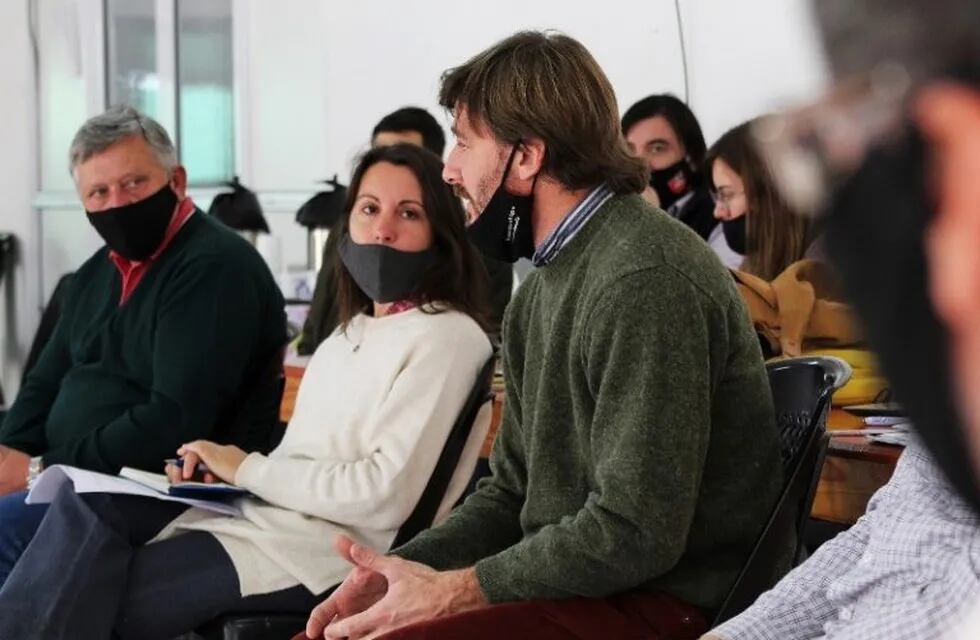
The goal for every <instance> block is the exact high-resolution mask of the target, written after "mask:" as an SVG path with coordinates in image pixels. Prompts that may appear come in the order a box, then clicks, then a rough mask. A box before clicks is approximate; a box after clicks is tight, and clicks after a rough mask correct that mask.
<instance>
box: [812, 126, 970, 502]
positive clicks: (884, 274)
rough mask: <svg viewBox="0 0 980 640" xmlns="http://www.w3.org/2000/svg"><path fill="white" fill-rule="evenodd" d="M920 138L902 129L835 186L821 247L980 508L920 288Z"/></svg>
mask: <svg viewBox="0 0 980 640" xmlns="http://www.w3.org/2000/svg"><path fill="white" fill-rule="evenodd" d="M927 175H928V167H927V162H926V146H925V142H924V141H923V139H922V137H921V135H920V134H919V133H918V131H916V130H915V129H914V128H912V127H909V128H908V129H907V131H906V132H905V135H904V136H903V137H902V139H901V140H900V141H897V142H892V143H890V144H888V145H887V146H882V147H881V148H878V149H876V150H873V151H872V152H871V153H869V155H868V157H867V158H866V160H865V161H864V163H863V165H862V166H861V167H860V169H859V170H858V171H857V172H856V173H855V174H854V175H852V176H851V177H849V178H848V179H847V180H845V181H844V182H843V183H842V184H841V185H840V186H839V188H837V189H836V190H835V193H834V195H833V197H832V198H831V200H830V203H829V206H828V210H827V212H826V215H825V216H824V220H825V224H826V236H825V238H826V242H825V247H826V250H827V254H828V256H829V257H830V258H831V260H832V261H833V262H834V264H835V266H836V267H837V269H838V270H839V272H840V275H841V279H842V280H843V282H844V285H845V288H846V289H847V294H848V297H849V298H850V300H851V301H852V302H853V305H854V307H855V310H856V311H857V312H858V315H859V316H860V318H861V321H862V323H863V325H864V328H865V331H866V333H867V338H868V341H869V343H870V345H871V347H872V349H873V350H874V351H875V353H876V354H877V356H878V358H879V361H880V365H881V368H882V370H883V373H884V375H885V377H886V378H887V379H888V381H889V383H890V384H891V387H892V391H893V392H894V396H895V398H894V399H895V400H896V401H898V402H899V403H900V404H901V405H902V407H903V408H904V409H905V411H906V412H907V413H908V415H909V417H910V418H911V419H912V422H913V424H915V426H916V431H917V432H918V433H919V434H920V436H921V439H922V441H923V442H924V444H925V445H926V446H927V447H928V448H929V450H930V451H931V453H932V455H933V457H934V458H935V460H936V462H937V465H938V467H939V468H941V469H942V470H943V471H944V472H945V474H946V476H947V478H948V479H949V480H950V482H951V484H952V485H953V487H954V488H955V489H956V490H957V491H958V492H959V494H960V495H961V496H962V497H963V498H964V499H965V500H967V502H968V503H969V504H970V505H971V506H973V508H974V509H975V510H977V511H978V512H980V479H978V474H977V473H976V471H975V470H974V466H973V465H972V461H971V459H970V456H969V453H968V448H967V446H966V442H967V438H966V434H965V433H964V431H963V428H962V424H963V422H962V419H961V417H960V415H959V412H958V410H957V408H956V402H955V399H954V391H953V385H952V379H951V378H952V375H953V372H952V369H951V365H952V363H951V361H950V358H949V336H948V333H947V331H946V329H945V327H944V326H943V324H942V323H941V322H940V320H939V318H938V317H937V315H936V312H935V309H934V307H933V304H932V299H931V297H930V294H929V274H928V263H927V260H926V252H925V237H926V232H927V229H928V226H929V223H930V221H931V219H932V217H933V215H934V212H935V206H936V205H935V202H934V201H933V198H932V197H930V195H929V190H928V188H927V183H926V179H927Z"/></svg>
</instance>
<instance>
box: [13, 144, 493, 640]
mask: <svg viewBox="0 0 980 640" xmlns="http://www.w3.org/2000/svg"><path fill="white" fill-rule="evenodd" d="M441 170H442V165H441V163H440V162H439V160H438V158H436V156H434V155H432V154H431V153H430V152H428V151H425V150H423V149H420V148H417V147H413V146H408V145H396V146H393V147H381V148H377V149H372V150H371V151H369V152H368V153H367V154H366V155H365V156H364V157H363V158H362V160H361V162H360V163H359V165H358V167H357V169H356V170H355V173H354V176H353V178H352V181H351V187H350V189H349V194H350V196H349V200H348V203H347V211H348V212H349V213H348V217H347V219H346V221H345V222H344V224H343V227H342V229H341V230H340V233H343V234H344V237H343V240H342V245H341V265H338V268H337V269H336V271H337V273H338V283H337V284H338V295H339V303H340V304H339V307H340V317H341V326H340V327H339V328H338V330H337V331H336V332H335V333H334V334H333V335H332V336H331V337H330V338H328V339H327V340H326V341H324V342H323V343H322V344H321V345H320V347H319V348H318V349H317V351H316V353H315V354H314V355H313V357H312V359H311V361H310V363H309V366H308V368H307V370H306V373H305V375H304V377H303V381H302V384H301V385H300V389H299V394H298V397H297V400H296V408H295V412H294V415H293V418H292V420H291V421H290V423H289V425H288V427H287V429H286V433H285V437H284V438H283V440H282V442H281V444H280V445H279V446H278V447H277V448H276V449H275V450H273V451H272V452H271V453H270V454H269V455H268V456H266V455H262V454H259V453H248V454H247V453H246V452H244V451H242V450H240V449H238V448H236V447H234V446H224V445H218V444H215V443H213V442H208V441H197V442H191V443H187V444H185V445H184V446H183V447H181V449H180V450H179V451H178V454H179V455H181V456H182V457H183V459H184V466H183V469H184V470H186V471H187V472H188V473H189V472H191V471H192V470H193V469H194V468H195V467H196V466H197V464H198V463H199V462H200V463H203V464H204V465H206V466H207V469H208V473H209V475H210V477H212V478H214V479H217V480H222V481H225V482H229V483H234V484H236V485H238V486H240V487H242V488H244V489H247V490H248V491H250V492H251V494H252V496H251V497H247V498H241V499H239V500H238V506H239V507H240V508H241V511H242V516H241V517H227V516H217V515H215V514H214V513H212V512H208V511H204V510H201V509H197V508H190V509H187V508H186V507H182V506H177V505H174V504H173V503H167V502H162V501H156V500H152V499H147V498H136V497H132V496H113V495H107V494H86V495H81V496H80V495H76V494H74V493H73V492H72V491H71V490H70V489H69V490H66V491H63V492H62V493H61V494H60V495H59V496H58V498H57V499H56V500H55V502H54V503H53V504H52V505H51V508H50V510H49V511H48V514H47V515H46V516H45V520H44V522H43V523H42V525H41V527H40V529H39V530H38V533H37V535H36V536H35V539H34V541H33V542H32V543H31V545H30V546H29V547H28V548H27V549H26V551H25V552H24V553H23V555H21V557H20V559H19V560H18V562H17V565H16V566H15V568H14V570H13V572H12V573H11V574H10V576H9V578H8V580H7V582H6V583H5V585H4V587H3V589H2V590H0V637H4V638H14V637H32V638H69V637H70V638H75V639H77V638H109V637H110V636H112V634H116V635H114V636H112V637H123V638H125V637H139V638H171V637H173V636H176V635H179V634H181V633H184V632H187V631H190V630H192V629H194V628H196V627H197V626H199V625H200V624H202V623H204V622H206V621H208V620H210V619H212V618H214V617H215V616H216V615H218V614H221V613H227V612H232V611H236V610H263V611H298V612H303V613H305V612H307V611H308V610H309V609H310V608H311V607H312V606H314V605H315V604H316V603H317V602H318V601H319V600H320V598H321V595H322V594H323V593H324V592H326V591H327V590H329V589H330V588H331V587H332V586H334V585H336V584H337V583H339V582H340V581H341V579H342V578H343V577H344V576H345V575H346V574H347V571H348V570H349V566H348V565H347V563H346V562H345V561H344V560H343V559H341V558H340V557H339V556H337V554H336V552H335V551H334V550H333V546H332V544H331V542H332V540H333V539H334V538H335V537H336V535H337V534H338V533H344V534H345V535H348V536H351V537H353V538H355V539H357V540H359V541H361V542H362V543H364V544H367V545H370V546H371V547H373V548H375V549H378V550H386V549H387V548H388V547H389V546H390V544H391V542H392V541H393V539H394V537H395V533H396V531H397V529H398V528H399V527H400V526H401V524H402V523H403V522H404V521H405V519H406V518H407V516H408V515H409V513H411V511H412V509H413V508H414V507H415V505H416V503H417V502H418V499H419V497H420V496H421V494H422V491H423V489H424V488H425V485H426V483H427V482H428V479H429V476H430V474H431V472H432V470H433V468H434V467H435V464H436V460H437V459H438V457H439V454H440V452H441V450H442V447H443V444H444V443H445V440H446V436H447V435H448V433H449V431H450V429H451V427H452V425H453V423H454V421H455V420H456V418H457V416H458V414H459V413H460V411H461V409H462V407H463V404H464V402H465V399H466V397H467V395H468V393H469V391H470V389H471V388H472V387H473V385H474V383H475V380H476V377H477V375H478V373H479V371H480V370H481V368H482V366H483V364H484V363H485V362H486V361H487V359H488V358H489V357H490V355H491V346H490V343H489V341H488V339H487V337H486V334H485V331H486V329H488V328H489V327H487V326H486V324H485V321H484V318H485V317H486V315H485V311H484V308H485V300H486V293H485V273H484V271H483V267H482V266H481V263H480V262H479V259H478V257H477V256H476V254H475V252H474V250H473V249H472V247H471V246H470V244H469V243H468V242H467V240H466V237H465V229H464V226H463V220H464V215H463V211H462V209H461V207H460V204H459V201H458V200H457V199H456V198H455V197H454V196H453V194H452V192H451V190H450V188H449V187H448V186H447V185H446V184H445V183H443V182H442V179H441ZM476 440H477V439H476V438H471V442H470V443H468V445H467V449H468V451H467V453H464V458H466V459H468V461H469V462H470V465H472V462H473V461H474V460H475V452H474V445H476V446H477V447H478V446H479V443H478V442H476ZM470 470H472V467H471V466H470ZM182 473H184V472H183V471H181V470H178V469H176V468H173V467H171V468H168V474H169V475H171V478H172V479H173V480H179V479H180V476H181V474H182ZM464 476H465V474H462V473H457V477H456V478H454V482H453V483H452V485H451V487H450V491H449V495H448V496H447V499H446V500H444V502H443V508H442V509H441V511H442V513H443V515H444V514H445V512H446V511H448V507H449V506H450V505H451V504H452V501H453V500H454V499H455V498H458V497H459V494H460V493H461V491H462V488H463V486H464V485H465V482H466V480H467V479H468V478H466V477H464ZM147 541H149V543H147ZM38 593H45V596H43V597H40V598H39V597H37V595H38Z"/></svg>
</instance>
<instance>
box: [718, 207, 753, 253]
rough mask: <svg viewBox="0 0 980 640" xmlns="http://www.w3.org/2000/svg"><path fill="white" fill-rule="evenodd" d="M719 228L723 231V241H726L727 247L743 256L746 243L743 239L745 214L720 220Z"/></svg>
mask: <svg viewBox="0 0 980 640" xmlns="http://www.w3.org/2000/svg"><path fill="white" fill-rule="evenodd" d="M721 230H722V231H724V232H725V242H727V243H728V248H729V249H731V250H732V251H734V252H735V253H739V254H741V255H743V256H744V255H745V251H746V248H745V247H746V244H747V243H746V240H745V216H744V215H741V216H739V217H737V218H735V219H734V220H724V221H722V223H721Z"/></svg>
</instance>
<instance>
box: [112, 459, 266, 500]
mask: <svg viewBox="0 0 980 640" xmlns="http://www.w3.org/2000/svg"><path fill="white" fill-rule="evenodd" d="M119 475H120V476H122V477H123V478H128V479H129V480H132V481H133V482H139V483H140V484H142V485H145V486H147V487H149V488H151V489H153V490H154V491H159V492H160V493H165V494H167V495H170V496H177V497H180V498H195V499H197V500H229V499H231V498H240V497H242V496H247V495H251V494H250V493H249V492H248V491H246V490H245V489H242V488H241V487H236V486H235V485H233V484H227V483H225V482H181V483H180V484H170V480H169V479H168V478H167V476H165V475H163V474H162V473H150V472H149V471H143V470H141V469H133V468H132V467H123V468H122V469H121V470H120V471H119Z"/></svg>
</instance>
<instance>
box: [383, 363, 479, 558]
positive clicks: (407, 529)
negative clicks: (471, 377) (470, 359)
mask: <svg viewBox="0 0 980 640" xmlns="http://www.w3.org/2000/svg"><path fill="white" fill-rule="evenodd" d="M493 367H494V358H492V357H491V358H490V359H489V360H487V362H486V364H484V365H483V369H482V370H481V371H480V374H479V375H478V376H477V378H476V383H475V384H474V385H473V389H472V390H471V391H470V395H469V396H468V397H467V398H466V403H465V404H464V405H463V410H462V411H460V413H459V417H457V418H456V423H455V424H454V425H453V428H452V430H450V432H449V437H447V438H446V444H445V445H443V447H442V453H441V454H439V460H438V461H437V462H436V466H435V469H433V471H432V475H431V476H429V482H428V483H427V484H426V485H425V490H424V491H423V492H422V496H421V497H420V498H419V501H418V504H416V505H415V508H414V509H413V510H412V513H411V514H409V516H408V518H406V519H405V523H404V524H402V526H401V527H400V528H399V529H398V533H397V534H396V535H395V540H394V542H392V543H391V548H392V549H395V548H397V547H400V546H401V545H403V544H405V543H406V542H408V541H409V540H411V539H412V538H414V537H415V536H417V535H418V534H419V533H421V532H422V531H424V530H425V529H428V528H429V527H431V526H432V523H433V521H435V517H436V512H437V511H438V510H439V505H440V504H442V500H443V498H444V497H445V495H446V490H447V489H448V488H449V482H450V480H452V477H453V474H454V473H455V472H456V467H457V466H458V465H459V459H460V458H461V457H462V455H463V448H464V447H465V446H466V441H467V440H469V437H470V433H472V431H473V423H474V422H476V417H477V415H478V414H479V413H480V408H481V407H482V406H483V405H484V404H486V403H487V402H488V401H489V400H491V399H492V398H493V396H492V395H491V391H490V386H491V384H492V382H493Z"/></svg>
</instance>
